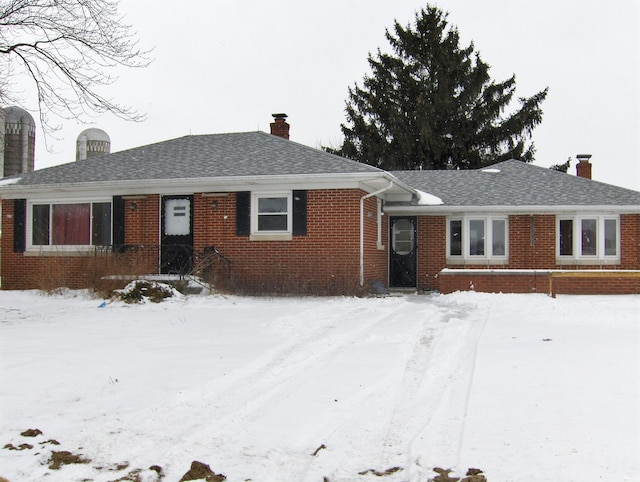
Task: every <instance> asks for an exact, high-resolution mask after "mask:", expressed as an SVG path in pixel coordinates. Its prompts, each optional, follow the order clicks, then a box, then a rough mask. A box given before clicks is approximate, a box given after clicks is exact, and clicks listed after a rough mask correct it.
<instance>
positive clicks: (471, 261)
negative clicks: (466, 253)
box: [447, 257, 509, 266]
mask: <svg viewBox="0 0 640 482" xmlns="http://www.w3.org/2000/svg"><path fill="white" fill-rule="evenodd" d="M447 264H459V265H464V266H467V265H476V266H508V265H509V258H462V257H459V258H458V257H455V258H454V257H447Z"/></svg>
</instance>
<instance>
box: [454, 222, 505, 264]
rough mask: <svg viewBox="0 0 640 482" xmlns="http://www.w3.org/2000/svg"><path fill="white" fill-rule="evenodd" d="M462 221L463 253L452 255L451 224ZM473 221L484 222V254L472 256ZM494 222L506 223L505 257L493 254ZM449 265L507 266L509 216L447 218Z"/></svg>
mask: <svg viewBox="0 0 640 482" xmlns="http://www.w3.org/2000/svg"><path fill="white" fill-rule="evenodd" d="M452 221H460V222H461V226H462V250H461V251H462V253H461V254H460V255H452V254H451V222H452ZM472 221H483V222H484V231H485V232H484V254H481V255H477V254H474V255H472V254H471V239H470V231H471V230H470V224H471V222H472ZM493 221H503V222H504V230H505V232H504V235H505V246H504V255H494V254H493ZM446 243H447V263H450V264H462V263H464V264H505V263H506V262H508V261H509V216H493V215H477V216H476V215H467V216H449V217H447V239H446Z"/></svg>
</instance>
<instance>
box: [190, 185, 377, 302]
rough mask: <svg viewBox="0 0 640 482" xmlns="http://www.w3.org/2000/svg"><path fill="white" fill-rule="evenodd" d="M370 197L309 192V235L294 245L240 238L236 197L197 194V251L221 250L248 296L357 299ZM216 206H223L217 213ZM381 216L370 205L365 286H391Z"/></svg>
mask: <svg viewBox="0 0 640 482" xmlns="http://www.w3.org/2000/svg"><path fill="white" fill-rule="evenodd" d="M364 194H366V193H365V192H363V191H361V190H358V189H350V190H337V189H328V190H312V191H308V192H307V234H306V235H305V236H294V237H293V239H292V240H290V241H251V240H250V239H249V237H248V236H236V232H235V227H236V218H235V215H236V213H235V203H236V200H235V193H229V194H228V195H224V196H220V197H216V198H212V197H205V196H203V195H202V194H196V195H195V197H194V218H195V219H196V220H197V223H196V226H195V227H194V247H195V249H196V250H202V249H204V248H205V247H207V246H215V247H216V248H217V249H218V251H220V253H221V254H223V255H224V256H225V257H227V258H228V259H230V260H231V262H232V263H233V265H232V273H233V279H234V282H235V284H236V286H238V287H239V288H240V289H241V290H244V291H248V292H284V293H294V292H295V293H311V294H313V293H353V292H355V291H356V290H357V289H358V285H359V270H360V227H359V226H360V198H361V197H362V196H363V195H364ZM214 200H215V201H216V202H217V206H216V207H215V208H212V207H211V203H212V201H214ZM368 212H372V213H373V217H371V218H370V217H368V216H367V213H368ZM375 213H376V200H375V198H370V199H367V200H365V217H364V223H365V225H364V239H365V243H364V246H365V251H364V265H365V271H364V272H365V284H366V283H368V282H369V281H371V280H373V279H381V280H383V281H386V269H387V261H386V256H387V254H386V253H387V252H386V251H379V250H378V249H377V246H376V236H377V232H376V217H375ZM383 219H384V217H383ZM383 229H385V228H384V227H383ZM383 232H384V231H383Z"/></svg>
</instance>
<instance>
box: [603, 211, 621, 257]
mask: <svg viewBox="0 0 640 482" xmlns="http://www.w3.org/2000/svg"><path fill="white" fill-rule="evenodd" d="M617 254H618V222H617V221H616V220H615V219H605V220H604V255H605V256H617Z"/></svg>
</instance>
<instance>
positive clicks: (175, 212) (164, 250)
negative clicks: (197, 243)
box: [160, 196, 193, 274]
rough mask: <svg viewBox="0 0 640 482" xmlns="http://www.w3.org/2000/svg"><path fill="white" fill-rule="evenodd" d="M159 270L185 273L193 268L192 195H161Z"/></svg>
mask: <svg viewBox="0 0 640 482" xmlns="http://www.w3.org/2000/svg"><path fill="white" fill-rule="evenodd" d="M161 217H162V222H161V234H160V272H161V273H163V274H187V273H189V272H190V271H191V269H192V268H193V196H163V197H162V213H161Z"/></svg>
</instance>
